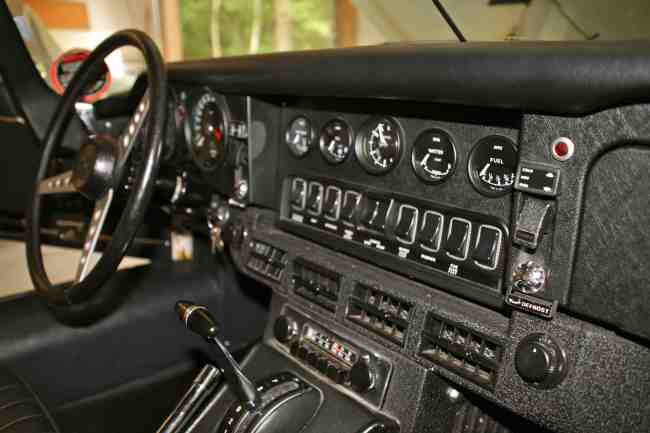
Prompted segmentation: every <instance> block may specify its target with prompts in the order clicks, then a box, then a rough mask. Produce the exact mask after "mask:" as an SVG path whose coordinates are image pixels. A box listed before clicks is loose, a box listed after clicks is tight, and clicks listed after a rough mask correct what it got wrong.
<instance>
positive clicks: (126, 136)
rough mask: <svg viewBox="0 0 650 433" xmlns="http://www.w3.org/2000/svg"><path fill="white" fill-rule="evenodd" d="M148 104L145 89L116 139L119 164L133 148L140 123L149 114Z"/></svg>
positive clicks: (121, 164) (127, 156)
mask: <svg viewBox="0 0 650 433" xmlns="http://www.w3.org/2000/svg"><path fill="white" fill-rule="evenodd" d="M149 106H150V101H149V90H147V91H146V92H145V94H144V96H142V99H141V100H140V103H139V104H138V106H137V108H136V109H135V113H133V116H131V119H130V120H129V123H128V125H127V126H126V128H125V129H124V131H123V132H122V135H120V138H119V141H118V145H119V146H118V147H119V153H118V155H119V157H118V161H119V162H118V165H119V166H123V165H124V164H125V163H126V161H127V159H128V158H129V155H130V154H131V151H132V150H133V146H134V145H135V143H136V142H137V138H138V134H139V133H140V129H142V125H143V124H144V123H145V121H146V119H147V116H148V114H149Z"/></svg>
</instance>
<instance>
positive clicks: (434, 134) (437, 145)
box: [411, 129, 456, 183]
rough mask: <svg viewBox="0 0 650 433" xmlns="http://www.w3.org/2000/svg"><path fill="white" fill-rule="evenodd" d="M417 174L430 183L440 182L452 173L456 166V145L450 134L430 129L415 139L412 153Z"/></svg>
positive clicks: (412, 160)
mask: <svg viewBox="0 0 650 433" xmlns="http://www.w3.org/2000/svg"><path fill="white" fill-rule="evenodd" d="M411 164H412V165H413V170H414V171H415V174H417V175H418V177H419V178H420V179H422V180H423V181H425V182H429V183H438V182H442V181H444V180H446V179H447V178H448V177H449V176H451V175H452V173H453V172H454V169H455V168H456V147H455V146H454V142H453V141H452V139H451V137H450V136H449V134H447V133H446V132H445V131H442V130H440V129H428V130H426V131H424V132H423V133H422V134H420V136H419V137H418V138H417V139H416V140H415V143H414V144H413V152H412V153H411Z"/></svg>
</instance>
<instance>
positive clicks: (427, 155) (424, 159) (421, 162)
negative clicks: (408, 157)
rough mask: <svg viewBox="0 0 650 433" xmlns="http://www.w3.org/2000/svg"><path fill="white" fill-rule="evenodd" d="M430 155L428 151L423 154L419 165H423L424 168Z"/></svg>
mask: <svg viewBox="0 0 650 433" xmlns="http://www.w3.org/2000/svg"><path fill="white" fill-rule="evenodd" d="M430 156H431V154H430V153H427V154H426V155H424V158H422V161H420V165H421V166H422V167H424V168H426V167H427V162H428V161H429V157H430Z"/></svg>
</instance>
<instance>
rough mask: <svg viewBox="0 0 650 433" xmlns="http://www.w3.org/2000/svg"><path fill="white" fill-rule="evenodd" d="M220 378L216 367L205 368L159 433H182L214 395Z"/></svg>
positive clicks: (208, 366)
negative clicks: (202, 405)
mask: <svg viewBox="0 0 650 433" xmlns="http://www.w3.org/2000/svg"><path fill="white" fill-rule="evenodd" d="M220 377H221V372H220V371H219V369H217V368H216V367H215V366H213V365H210V364H208V365H206V366H205V367H203V369H202V370H201V371H200V372H199V374H198V375H197V376H196V378H194V381H193V382H192V385H191V386H190V388H189V389H188V390H187V392H186V393H185V395H183V398H181V400H180V401H179V402H178V404H177V405H176V407H175V408H174V411H173V412H172V413H171V414H170V415H169V416H168V417H167V419H166V420H165V422H164V423H163V424H162V426H160V428H159V429H158V431H157V433H180V432H181V431H182V430H181V429H183V428H184V427H185V426H186V425H187V424H188V422H189V421H190V420H191V419H192V417H193V416H194V415H195V414H196V412H197V410H198V409H199V408H200V407H201V404H203V402H204V401H205V400H206V398H207V397H209V396H210V395H211V394H212V391H213V390H214V389H215V388H216V387H217V385H218V384H219V378H220Z"/></svg>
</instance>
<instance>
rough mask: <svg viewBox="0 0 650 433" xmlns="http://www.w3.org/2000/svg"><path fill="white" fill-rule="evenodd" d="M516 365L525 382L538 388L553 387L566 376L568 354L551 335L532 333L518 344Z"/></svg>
mask: <svg viewBox="0 0 650 433" xmlns="http://www.w3.org/2000/svg"><path fill="white" fill-rule="evenodd" d="M515 367H516V369H517V373H519V376H521V378H522V379H523V380H524V381H525V382H527V383H529V384H531V385H533V386H535V387H538V388H553V387H554V386H557V385H558V384H560V382H562V380H564V377H565V376H566V371H567V361H566V354H565V353H564V350H562V348H561V347H560V346H559V345H558V344H557V343H556V342H555V341H554V340H553V339H552V338H551V337H549V336H547V335H544V334H531V335H529V336H527V337H526V338H524V339H523V340H522V341H521V343H519V345H518V346H517V352H516V353H515Z"/></svg>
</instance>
